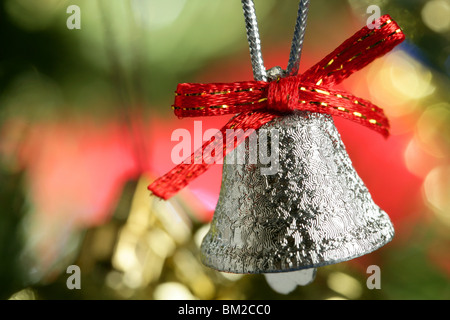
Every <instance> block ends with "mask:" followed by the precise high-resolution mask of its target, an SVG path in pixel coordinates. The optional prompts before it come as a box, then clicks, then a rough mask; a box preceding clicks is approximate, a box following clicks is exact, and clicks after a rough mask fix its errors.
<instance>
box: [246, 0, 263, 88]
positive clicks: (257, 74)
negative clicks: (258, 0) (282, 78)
mask: <svg viewBox="0 0 450 320" xmlns="http://www.w3.org/2000/svg"><path fill="white" fill-rule="evenodd" d="M241 2H242V9H243V10H244V17H245V28H246V29H247V40H248V45H249V47H250V57H251V60H252V68H253V77H254V79H255V80H256V81H267V75H266V68H265V67H264V61H263V58H262V52H261V40H260V38H259V30H258V22H257V20H256V12H255V5H254V3H253V0H241Z"/></svg>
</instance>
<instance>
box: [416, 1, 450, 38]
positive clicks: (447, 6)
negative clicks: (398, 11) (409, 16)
mask: <svg viewBox="0 0 450 320" xmlns="http://www.w3.org/2000/svg"><path fill="white" fill-rule="evenodd" d="M421 14H422V20H423V22H424V23H425V25H426V26H427V27H428V28H430V29H431V30H433V31H435V32H439V33H444V32H448V31H450V1H449V0H433V1H427V2H426V4H425V6H424V7H423V9H422V12H421Z"/></svg>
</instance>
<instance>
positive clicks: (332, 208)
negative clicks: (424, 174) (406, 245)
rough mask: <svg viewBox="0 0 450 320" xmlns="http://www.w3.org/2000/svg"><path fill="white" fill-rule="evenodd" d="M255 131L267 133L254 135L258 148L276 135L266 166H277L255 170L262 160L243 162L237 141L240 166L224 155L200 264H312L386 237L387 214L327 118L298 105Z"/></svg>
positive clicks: (275, 268)
mask: <svg viewBox="0 0 450 320" xmlns="http://www.w3.org/2000/svg"><path fill="white" fill-rule="evenodd" d="M263 130H264V131H263ZM262 131H263V132H264V133H265V132H267V134H268V136H269V139H267V144H266V145H261V140H260V139H258V148H259V151H260V152H262V153H265V154H267V151H268V150H274V146H273V143H274V141H277V140H278V149H277V150H278V157H279V158H278V159H275V161H274V163H272V164H271V165H272V167H275V168H277V169H278V170H277V171H276V172H275V173H274V174H262V173H261V170H262V169H266V170H268V169H267V165H265V164H261V162H260V161H259V158H258V161H257V163H256V164H252V163H251V161H249V158H250V154H251V152H254V151H252V150H251V148H250V147H251V145H250V144H249V143H246V144H244V143H242V144H241V146H242V147H245V151H244V152H245V161H244V164H226V163H227V161H224V163H225V164H224V168H223V177H222V186H221V190H220V196H219V201H218V204H217V207H216V210H215V213H214V217H213V220H212V223H211V228H210V230H209V232H208V234H207V235H206V236H205V238H204V240H203V242H202V246H201V259H202V262H203V263H204V264H205V265H207V266H209V267H211V268H214V269H216V270H219V271H224V272H232V273H276V272H288V271H294V270H300V269H310V268H317V267H320V266H325V265H329V264H334V263H339V262H342V261H346V260H350V259H353V258H356V257H359V256H362V255H365V254H367V253H370V252H372V251H374V250H376V249H378V248H379V247H381V246H383V245H385V244H386V243H388V242H389V241H390V240H391V239H392V238H393V236H394V228H393V225H392V223H391V221H390V219H389V217H388V215H387V214H386V213H385V212H384V211H383V210H381V209H380V208H379V207H378V206H377V205H376V204H375V203H374V202H373V200H372V197H371V195H370V193H369V191H368V190H367V187H366V186H365V185H364V183H363V182H362V180H361V178H360V177H359V176H358V174H357V173H356V171H355V170H354V168H353V166H352V163H351V160H350V158H349V157H348V154H347V152H346V150H345V147H344V144H343V142H342V140H341V137H340V135H339V133H338V131H337V130H336V127H335V125H334V122H333V120H332V117H331V116H329V115H326V114H318V113H312V112H308V111H299V112H296V113H295V114H291V115H286V116H283V117H279V118H276V119H275V120H272V121H271V122H269V123H267V124H265V125H264V126H263V127H261V128H260V129H259V130H257V135H258V134H259V133H260V132H262ZM274 134H276V135H277V136H278V137H276V139H274V137H273V135H274ZM271 135H272V137H271ZM239 151H240V149H239V147H238V148H237V149H235V150H234V151H233V152H232V153H230V154H229V155H228V156H227V157H236V153H238V152H239ZM271 170H273V168H272V169H271ZM268 171H270V170H268Z"/></svg>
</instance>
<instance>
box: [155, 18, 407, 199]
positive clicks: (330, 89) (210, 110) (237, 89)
mask: <svg viewBox="0 0 450 320" xmlns="http://www.w3.org/2000/svg"><path fill="white" fill-rule="evenodd" d="M379 26H380V28H379V29H369V28H368V27H367V26H365V27H363V28H362V29H361V30H360V31H358V32H357V33H355V34H354V35H353V36H352V37H350V38H349V39H347V40H346V41H345V42H344V43H342V44H341V45H340V46H339V47H338V48H337V49H336V50H334V51H333V52H332V53H330V54H329V55H327V56H326V57H325V58H324V59H322V60H321V61H320V62H319V63H317V64H316V65H314V66H313V67H311V68H309V69H308V70H307V71H306V72H304V73H303V74H300V75H297V76H289V77H286V78H280V79H277V80H274V81H271V82H265V81H242V82H234V83H211V84H200V83H181V84H179V85H178V87H177V90H176V92H175V102H174V105H173V106H172V108H173V109H174V113H175V115H176V116H178V117H179V118H183V117H201V116H217V115H224V114H238V115H237V116H235V117H234V118H232V119H231V120H230V121H229V122H228V123H227V124H226V125H225V126H224V127H223V128H222V129H221V130H220V132H221V133H222V135H223V136H224V134H225V132H226V130H228V129H243V130H248V129H254V130H257V129H259V128H260V127H261V126H263V125H264V124H266V123H268V122H269V121H271V120H273V119H275V118H276V117H280V116H283V114H285V113H289V112H294V111H296V110H303V111H310V112H318V113H326V114H330V115H333V116H340V117H343V118H346V119H349V120H352V121H355V122H357V123H360V124H362V125H364V126H366V127H368V128H370V129H373V130H375V131H377V132H379V133H380V134H382V135H383V136H385V137H387V136H388V135H389V122H388V119H387V117H386V116H385V114H384V112H383V110H382V109H381V108H379V107H377V106H376V105H374V104H372V103H371V102H370V101H368V100H365V99H362V98H358V97H356V96H354V95H352V94H350V93H348V92H346V91H343V90H339V89H336V88H334V87H335V86H336V85H337V84H339V83H340V82H342V81H343V80H344V79H346V78H347V77H349V76H350V75H351V74H353V73H354V72H356V71H358V70H360V69H362V68H364V67H365V66H366V65H368V64H369V63H371V62H372V61H373V60H375V59H376V58H378V57H381V56H383V55H384V54H386V53H388V52H389V51H391V50H392V49H393V48H394V47H395V46H397V45H398V44H399V43H401V42H402V41H403V40H404V39H405V35H404V34H403V32H402V30H401V29H400V27H399V26H398V25H397V23H396V22H395V21H393V20H392V19H391V17H390V16H389V15H384V16H382V17H381V18H380V19H379ZM244 140H245V136H244V137H240V138H239V137H238V140H237V142H236V143H234V144H233V143H232V144H231V145H234V147H236V146H237V145H238V144H239V143H241V142H243V141H244ZM214 143H217V141H214V140H212V141H208V142H206V143H205V144H204V145H203V146H202V151H204V150H205V149H206V148H211V145H212V144H214ZM229 146H230V144H229V143H226V144H225V143H224V144H223V147H222V150H223V156H225V155H226V154H228V153H229V152H231V151H232V148H230V147H229ZM198 154H199V152H198V151H195V152H194V153H193V154H192V155H191V157H190V158H188V159H187V160H186V161H184V162H183V163H181V164H179V165H177V166H176V167H174V168H173V169H172V170H170V171H169V172H168V173H167V174H165V175H164V176H162V177H160V178H158V179H157V180H155V181H154V182H153V183H152V184H151V185H150V186H149V187H148V189H149V190H150V191H152V192H153V194H155V195H156V196H158V197H160V198H163V199H168V198H170V197H171V196H173V195H174V194H176V193H177V192H178V191H179V190H181V189H182V188H184V187H185V186H186V185H187V184H188V183H189V182H190V181H191V180H193V179H195V178H196V177H198V176H200V175H201V174H202V173H204V172H205V171H206V170H208V168H209V167H210V166H211V165H212V163H211V162H210V161H206V162H202V163H198V161H194V160H196V159H195V157H196V155H198ZM201 154H203V153H201Z"/></svg>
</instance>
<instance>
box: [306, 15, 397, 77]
mask: <svg viewBox="0 0 450 320" xmlns="http://www.w3.org/2000/svg"><path fill="white" fill-rule="evenodd" d="M378 23H379V25H380V28H379V29H376V28H375V29H369V28H368V27H367V26H365V27H363V28H362V29H361V30H360V31H358V32H356V33H355V34H354V35H353V36H352V37H350V38H349V39H347V40H346V41H344V42H343V43H342V44H341V45H340V46H339V47H338V48H337V49H336V50H334V51H333V52H332V53H330V54H329V55H328V56H326V57H325V58H324V59H322V60H321V61H320V62H319V63H317V64H316V65H314V66H313V67H311V68H310V69H308V70H307V71H306V72H304V73H303V74H302V75H301V78H302V80H303V81H306V82H310V83H315V84H318V85H336V84H338V83H340V82H342V81H343V80H345V79H346V78H348V77H349V76H350V75H351V74H353V73H354V72H356V71H358V70H360V69H362V68H364V67H365V66H366V65H368V64H370V63H371V62H372V61H373V60H375V59H377V58H379V57H381V56H383V55H385V54H386V53H388V52H389V51H391V50H392V49H393V48H394V47H395V46H397V45H398V44H400V43H401V42H402V41H403V40H404V39H405V35H404V34H403V32H402V30H401V28H400V27H399V26H398V24H397V23H396V22H395V21H394V20H392V19H391V17H390V16H389V15H384V16H382V17H381V18H380V19H379V20H378Z"/></svg>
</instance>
